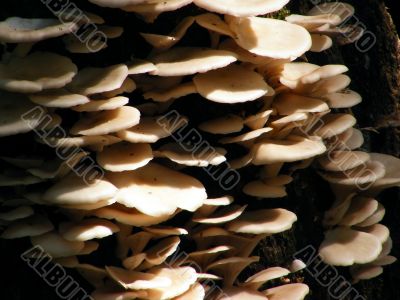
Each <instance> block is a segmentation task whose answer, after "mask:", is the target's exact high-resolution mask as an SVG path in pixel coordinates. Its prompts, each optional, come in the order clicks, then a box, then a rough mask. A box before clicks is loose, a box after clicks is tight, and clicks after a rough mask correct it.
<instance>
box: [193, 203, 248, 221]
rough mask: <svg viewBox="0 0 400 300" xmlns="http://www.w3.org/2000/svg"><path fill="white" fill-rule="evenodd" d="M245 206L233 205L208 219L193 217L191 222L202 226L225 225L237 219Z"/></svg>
mask: <svg viewBox="0 0 400 300" xmlns="http://www.w3.org/2000/svg"><path fill="white" fill-rule="evenodd" d="M246 207H247V205H244V206H238V205H233V206H228V207H227V208H225V209H221V210H219V211H217V212H216V213H214V214H212V215H211V216H208V217H196V215H195V216H194V217H193V219H192V221H193V222H196V223H202V224H222V223H227V222H230V221H232V220H235V219H236V218H238V217H239V216H240V215H241V214H242V213H243V212H244V210H245V209H246Z"/></svg>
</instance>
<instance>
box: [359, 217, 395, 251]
mask: <svg viewBox="0 0 400 300" xmlns="http://www.w3.org/2000/svg"><path fill="white" fill-rule="evenodd" d="M357 230H359V231H364V232H366V233H369V234H372V235H374V236H376V237H377V238H378V239H379V241H380V242H381V243H382V244H383V243H385V242H386V241H387V240H388V239H389V237H390V231H389V228H387V227H386V226H385V225H382V224H374V225H371V226H368V227H357ZM382 252H383V249H382ZM381 254H382V253H381Z"/></svg>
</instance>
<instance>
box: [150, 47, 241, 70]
mask: <svg viewBox="0 0 400 300" xmlns="http://www.w3.org/2000/svg"><path fill="white" fill-rule="evenodd" d="M151 60H152V62H153V63H154V64H155V66H156V68H157V69H156V70H155V71H153V72H151V73H150V74H152V75H158V76H184V75H192V74H196V73H204V72H207V71H210V70H214V69H219V68H223V67H226V66H227V65H229V64H231V63H233V62H235V61H236V60H237V58H236V55H235V53H232V52H229V51H225V50H215V49H207V48H191V47H181V48H174V49H171V50H169V51H167V52H163V53H161V54H158V55H156V56H154V57H152V59H151Z"/></svg>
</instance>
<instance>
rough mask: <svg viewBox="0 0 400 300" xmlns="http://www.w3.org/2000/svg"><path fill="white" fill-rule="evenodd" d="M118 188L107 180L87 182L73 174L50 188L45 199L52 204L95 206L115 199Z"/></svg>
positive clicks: (44, 196) (45, 194)
mask: <svg viewBox="0 0 400 300" xmlns="http://www.w3.org/2000/svg"><path fill="white" fill-rule="evenodd" d="M117 191H118V190H117V188H116V187H115V186H114V185H113V184H111V183H110V182H109V181H108V180H106V179H94V180H93V181H92V182H86V181H85V180H84V179H83V178H81V177H79V176H77V175H75V174H73V173H71V174H70V175H68V176H66V177H64V178H63V179H62V180H60V181H59V182H57V183H56V184H54V185H53V186H52V187H50V188H49V189H48V190H47V191H46V192H45V193H44V195H43V199H44V200H45V201H46V202H48V203H52V204H65V205H72V204H94V203H96V202H98V201H101V200H107V199H110V198H112V197H114V196H115V195H116V193H117Z"/></svg>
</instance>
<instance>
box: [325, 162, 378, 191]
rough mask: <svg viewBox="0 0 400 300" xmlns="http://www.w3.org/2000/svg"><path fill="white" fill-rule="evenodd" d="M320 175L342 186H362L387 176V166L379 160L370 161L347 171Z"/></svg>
mask: <svg viewBox="0 0 400 300" xmlns="http://www.w3.org/2000/svg"><path fill="white" fill-rule="evenodd" d="M320 175H321V176H322V177H323V178H324V179H325V180H326V181H328V182H330V183H335V184H339V185H342V186H354V187H356V188H361V187H363V186H368V185H369V186H371V185H372V184H373V183H374V182H376V181H377V180H379V179H380V178H383V177H384V176H385V166H384V165H383V164H381V163H379V162H377V161H368V162H367V163H365V164H362V165H361V166H359V167H357V168H354V169H351V170H348V171H346V172H327V173H320Z"/></svg>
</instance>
